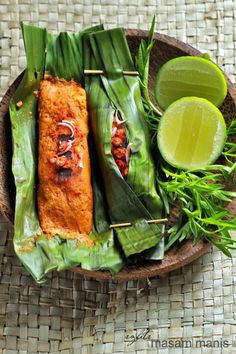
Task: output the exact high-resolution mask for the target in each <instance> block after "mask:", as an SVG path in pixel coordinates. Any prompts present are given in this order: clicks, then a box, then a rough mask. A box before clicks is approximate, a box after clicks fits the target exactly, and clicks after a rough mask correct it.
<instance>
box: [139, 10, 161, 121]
mask: <svg viewBox="0 0 236 354" xmlns="http://www.w3.org/2000/svg"><path fill="white" fill-rule="evenodd" d="M155 24H156V17H155V16H154V17H153V19H152V24H151V28H150V31H149V37H148V41H147V42H146V41H145V40H144V39H141V41H140V45H139V49H138V53H137V55H136V57H135V65H136V69H137V71H138V72H139V79H140V88H141V92H142V95H143V99H144V104H145V105H146V108H147V107H148V110H149V114H150V113H151V114H152V112H154V113H156V114H157V115H160V116H161V115H162V111H161V109H160V108H159V107H156V106H154V104H153V103H152V101H151V99H150V96H149V89H148V74H149V63H150V53H151V50H152V48H153V45H154V32H155Z"/></svg>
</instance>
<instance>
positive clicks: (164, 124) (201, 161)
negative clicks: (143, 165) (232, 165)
mask: <svg viewBox="0 0 236 354" xmlns="http://www.w3.org/2000/svg"><path fill="white" fill-rule="evenodd" d="M225 140H226V124H225V121H224V117H223V115H222V114H221V112H220V111H219V109H218V108H217V107H216V106H214V105H213V104H212V103H211V102H209V101H207V100H206V99H204V98H198V97H184V98H181V99H180V100H178V101H176V102H174V103H172V104H171V105H170V106H169V108H168V109H167V110H166V111H165V113H164V114H163V116H162V117H161V120H160V123H159V126H158V134H157V143H158V147H159V150H160V152H161V154H162V156H163V158H164V159H165V160H166V161H167V162H168V163H169V164H170V165H172V166H175V167H177V168H181V169H184V170H188V169H195V168H199V167H204V166H206V165H209V164H211V163H213V162H215V160H216V159H217V158H218V157H219V155H220V154H221V152H222V150H223V147H224V144H225Z"/></svg>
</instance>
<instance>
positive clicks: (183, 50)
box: [0, 30, 236, 281]
mask: <svg viewBox="0 0 236 354" xmlns="http://www.w3.org/2000/svg"><path fill="white" fill-rule="evenodd" d="M126 36H127V40H128V43H129V46H130V49H131V52H132V54H135V53H136V52H137V49H138V46H139V43H140V40H141V38H147V36H148V32H146V31H141V30H126ZM182 55H196V56H201V55H202V53H200V52H199V51H198V50H196V49H194V48H193V47H191V46H189V45H187V44H185V43H183V42H180V41H178V40H176V39H173V38H171V37H168V36H166V35H161V34H155V44H154V48H153V50H152V54H151V61H150V80H149V83H150V91H151V92H153V90H152V88H153V84H154V78H155V75H156V73H157V71H158V70H159V68H160V66H161V65H162V64H164V63H165V62H166V61H167V60H169V59H172V58H175V57H178V56H182ZM21 78H22V74H21V75H20V76H18V78H17V79H16V80H15V82H14V83H13V84H12V85H11V86H10V87H9V89H8V91H7V92H6V94H5V95H4V97H3V100H2V102H1V105H0V212H1V213H2V214H3V215H4V216H5V217H6V219H7V220H8V221H9V222H10V223H11V224H13V220H14V204H15V184H14V178H13V175H12V172H11V159H12V141H11V126H10V119H9V113H8V106H9V101H10V98H11V96H12V95H13V94H14V92H15V90H16V87H17V86H18V84H19V82H20V80H21ZM227 81H228V95H227V97H226V100H225V102H224V104H223V105H222V107H221V111H222V113H223V114H224V117H225V119H226V121H227V120H231V119H232V118H233V117H234V116H235V111H236V91H235V89H234V87H233V85H232V83H231V82H230V81H229V80H228V79H227ZM229 208H230V209H231V210H233V211H234V212H235V210H236V202H235V201H234V202H232V203H231V205H229ZM210 248H211V245H210V244H209V243H206V242H204V241H203V240H201V241H199V242H198V243H197V245H195V246H193V244H192V242H191V241H187V242H185V243H182V244H180V245H178V246H176V247H173V248H172V249H171V250H169V251H168V252H167V253H166V255H165V258H164V259H163V260H162V261H146V262H142V263H140V264H135V265H132V266H128V267H126V268H125V269H123V270H122V271H121V272H120V273H119V274H117V275H116V277H115V278H114V279H116V280H118V281H127V280H132V279H141V278H145V277H153V276H156V275H163V274H165V273H167V272H170V271H172V270H174V269H177V268H180V267H182V266H184V265H186V264H188V263H190V262H192V261H193V260H195V259H197V258H199V257H200V256H201V255H203V254H204V253H206V252H207V251H208V250H209V249H210ZM72 271H75V272H78V273H80V274H82V275H85V276H88V277H93V278H96V279H101V280H107V279H111V278H112V276H111V274H110V272H108V271H88V270H84V269H81V268H80V267H77V268H73V269H72Z"/></svg>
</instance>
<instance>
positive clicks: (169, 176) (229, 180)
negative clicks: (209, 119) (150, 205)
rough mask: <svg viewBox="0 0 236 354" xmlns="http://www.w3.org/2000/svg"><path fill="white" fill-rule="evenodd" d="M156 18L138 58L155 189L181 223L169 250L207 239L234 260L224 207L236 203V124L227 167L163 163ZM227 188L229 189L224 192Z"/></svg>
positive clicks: (171, 234)
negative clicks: (153, 92) (155, 77)
mask: <svg viewBox="0 0 236 354" xmlns="http://www.w3.org/2000/svg"><path fill="white" fill-rule="evenodd" d="M154 27H155V17H154V18H153V21H152V26H151V29H150V35H149V39H148V42H147V43H146V42H145V41H144V40H142V41H141V43H140V47H139V50H138V54H137V56H136V67H137V70H138V71H139V74H140V86H141V91H142V94H143V105H144V109H145V111H146V114H147V124H148V126H149V130H150V134H151V139H152V147H153V153H154V157H155V162H156V166H157V186H158V190H159V193H160V195H161V197H162V200H163V205H164V208H165V212H166V214H170V212H171V211H170V208H171V205H173V204H175V205H178V207H179V216H178V221H177V222H176V223H175V225H174V226H172V227H171V228H170V229H169V230H167V236H166V239H165V251H167V250H168V249H170V248H171V247H172V246H173V245H174V244H176V243H177V242H183V241H185V240H188V239H190V238H192V240H193V243H194V244H195V243H196V242H198V241H199V240H200V239H202V238H204V239H206V240H207V241H208V242H210V243H212V244H213V245H215V246H216V247H218V248H219V249H220V250H221V251H222V252H223V253H224V254H226V255H227V256H231V252H230V250H232V249H236V240H235V239H234V238H232V236H231V234H230V231H232V230H236V217H235V216H234V215H232V214H231V212H230V211H229V210H228V209H227V208H226V205H227V204H228V203H230V202H231V201H232V199H233V198H236V192H233V191H231V190H230V188H231V186H232V185H233V184H235V183H234V182H233V179H234V177H235V172H236V162H235V158H236V144H235V143H234V142H232V139H231V138H232V136H236V119H234V120H232V122H231V124H230V126H229V127H228V129H227V136H228V139H227V141H226V143H225V146H224V150H223V152H222V156H223V157H224V158H225V165H220V164H215V165H209V166H206V167H204V168H200V169H196V170H189V171H182V170H179V169H176V168H174V167H172V166H170V165H169V164H168V163H167V162H165V161H164V160H163V159H162V157H161V156H160V154H159V151H158V149H157V140H156V136H157V128H158V123H159V120H160V115H161V113H162V112H161V111H159V109H156V107H155V106H154V105H153V104H152V102H151V100H150V96H149V92H148V71H149V61H150V52H151V49H152V47H153V43H154V41H153V37H154ZM226 186H228V187H226Z"/></svg>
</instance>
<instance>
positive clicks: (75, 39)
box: [10, 25, 125, 282]
mask: <svg viewBox="0 0 236 354" xmlns="http://www.w3.org/2000/svg"><path fill="white" fill-rule="evenodd" d="M98 29H101V28H100V27H95V28H92V29H89V30H86V31H85V32H82V33H78V34H77V33H76V34H68V33H60V34H59V35H52V34H50V33H48V32H47V31H46V29H44V28H38V27H34V26H28V25H23V27H22V30H23V37H24V44H25V51H26V58H27V68H26V70H25V72H24V76H23V79H22V81H21V83H20V85H19V86H18V88H17V90H16V92H15V94H14V96H13V97H12V99H11V102H10V117H11V123H12V135H13V149H14V152H13V164H12V169H13V174H14V177H15V184H16V206H15V222H14V226H15V227H14V248H15V251H16V254H17V255H18V257H19V258H20V260H21V261H22V263H23V264H24V266H25V267H26V268H27V269H28V271H29V272H30V273H31V274H32V276H33V277H34V278H35V280H36V281H38V282H41V281H44V279H45V274H47V273H48V272H49V271H51V270H53V269H57V270H63V269H68V268H71V267H73V266H77V265H80V266H81V267H82V268H85V269H89V270H97V269H108V270H110V271H111V272H112V273H113V274H115V273H117V272H118V271H119V270H120V269H121V268H122V267H123V266H124V264H125V263H124V260H123V256H122V255H121V254H120V251H119V250H118V249H117V247H116V245H115V241H114V231H113V230H110V229H109V223H108V219H107V215H106V204H105V201H104V197H103V193H102V192H101V190H100V184H101V183H100V180H99V176H98V173H96V174H95V173H93V181H92V182H93V190H94V194H93V195H94V206H95V207H94V223H93V232H92V234H91V239H92V240H93V241H94V244H95V246H94V247H93V248H91V247H90V248H89V247H87V246H86V245H83V244H78V242H77V241H76V240H69V239H65V238H63V235H56V236H55V237H53V238H48V237H47V236H48V235H46V234H45V233H44V232H43V230H42V229H41V227H40V224H39V219H38V213H37V203H36V198H37V164H38V161H37V158H38V156H37V146H38V142H37V141H38V131H37V116H38V113H37V99H36V97H35V95H34V92H35V91H37V90H38V89H39V85H40V81H41V80H42V79H43V77H44V74H45V73H47V74H51V75H54V76H57V77H59V78H64V79H66V80H70V79H71V78H73V79H74V80H76V81H77V82H82V79H83V56H82V37H83V35H84V33H86V32H90V31H91V32H92V31H96V30H98ZM19 103H20V105H21V107H20V108H19ZM93 166H94V167H93V168H94V169H96V166H95V164H93Z"/></svg>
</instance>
